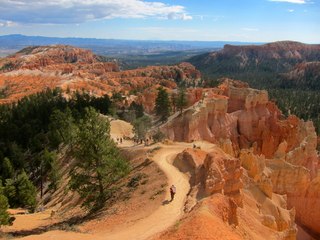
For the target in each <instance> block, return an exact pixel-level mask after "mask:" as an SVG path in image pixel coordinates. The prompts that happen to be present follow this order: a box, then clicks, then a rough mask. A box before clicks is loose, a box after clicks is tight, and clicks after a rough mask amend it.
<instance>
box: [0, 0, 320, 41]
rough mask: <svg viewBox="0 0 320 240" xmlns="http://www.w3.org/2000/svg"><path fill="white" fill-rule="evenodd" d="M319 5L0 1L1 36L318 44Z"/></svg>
mask: <svg viewBox="0 0 320 240" xmlns="http://www.w3.org/2000/svg"><path fill="white" fill-rule="evenodd" d="M319 1H320V0H155V1H153V0H148V1H147V0H145V1H143V0H46V1H38V0H0V13H1V14H0V35H5V34H17V33H18V34H25V35H41V36H54V37H92V38H114V39H146V40H198V41H220V40H226V41H246V42H271V41H278V40H295V41H301V42H306V43H320V2H319Z"/></svg>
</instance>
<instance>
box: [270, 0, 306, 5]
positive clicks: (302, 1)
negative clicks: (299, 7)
mask: <svg viewBox="0 0 320 240" xmlns="http://www.w3.org/2000/svg"><path fill="white" fill-rule="evenodd" d="M269 1H270V2H287V3H294V4H306V3H307V1H306V0H269Z"/></svg>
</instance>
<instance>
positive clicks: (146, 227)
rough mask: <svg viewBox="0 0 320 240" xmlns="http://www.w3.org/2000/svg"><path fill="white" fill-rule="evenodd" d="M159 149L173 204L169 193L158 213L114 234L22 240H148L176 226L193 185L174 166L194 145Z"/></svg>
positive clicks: (53, 235)
mask: <svg viewBox="0 0 320 240" xmlns="http://www.w3.org/2000/svg"><path fill="white" fill-rule="evenodd" d="M124 145H128V146H127V147H129V146H130V144H125V143H124ZM156 146H160V147H161V149H160V150H158V151H156V152H155V154H154V156H153V157H152V158H151V159H152V160H153V161H155V162H156V163H157V165H158V166H159V167H160V169H161V170H162V171H163V172H164V173H165V174H166V176H167V178H168V186H170V185H172V184H174V185H175V186H176V188H177V193H176V195H175V199H174V201H172V202H169V199H170V196H169V195H170V193H169V191H167V193H166V198H165V201H164V202H163V204H162V205H161V206H160V207H159V208H158V209H157V210H156V211H155V212H153V213H152V214H151V215H149V216H148V217H146V218H143V219H141V220H139V221H137V222H135V223H133V224H132V225H131V226H128V227H126V228H118V229H114V230H113V231H112V230H111V231H110V230H108V231H103V232H99V233H92V234H85V233H75V232H65V231H49V232H46V233H44V234H41V235H31V236H28V237H25V238H21V239H26V240H36V239H47V240H51V239H61V240H74V239H79V240H80V239H81V240H91V239H95V240H133V239H134V240H147V239H150V238H152V237H153V236H155V235H156V234H159V233H161V232H162V231H164V230H166V229H168V228H169V227H171V226H173V225H174V224H175V223H176V222H177V221H178V220H179V219H180V218H181V217H182V215H183V208H184V204H185V201H186V197H187V193H188V192H189V189H190V185H189V179H188V177H187V176H186V175H185V174H183V173H182V172H180V171H179V170H178V169H177V168H175V167H174V166H173V165H172V161H173V159H174V157H175V156H176V155H177V154H178V153H180V152H182V151H183V150H184V149H186V148H191V147H192V144H190V143H174V144H172V145H163V144H159V145H156ZM197 146H201V149H207V150H208V149H210V148H211V147H212V146H213V144H210V143H205V142H201V143H200V142H199V143H197ZM154 147H155V146H153V148H154ZM168 188H169V187H168Z"/></svg>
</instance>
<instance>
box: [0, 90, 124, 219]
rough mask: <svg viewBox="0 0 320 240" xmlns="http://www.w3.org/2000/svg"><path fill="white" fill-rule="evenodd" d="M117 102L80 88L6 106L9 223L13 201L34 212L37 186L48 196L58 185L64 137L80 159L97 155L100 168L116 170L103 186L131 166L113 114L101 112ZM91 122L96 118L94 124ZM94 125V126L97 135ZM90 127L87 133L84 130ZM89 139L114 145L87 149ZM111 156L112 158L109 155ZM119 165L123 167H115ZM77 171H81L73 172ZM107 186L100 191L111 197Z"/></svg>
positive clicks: (1, 178) (1, 213) (1, 116)
mask: <svg viewBox="0 0 320 240" xmlns="http://www.w3.org/2000/svg"><path fill="white" fill-rule="evenodd" d="M112 104H113V103H112V101H111V100H110V99H109V97H108V96H104V97H101V98H96V97H94V96H90V95H88V94H86V93H79V92H76V93H74V94H73V96H72V98H71V99H70V100H68V101H67V100H66V99H65V98H64V97H63V96H62V92H61V90H60V89H54V90H49V89H48V90H46V91H44V92H41V93H37V94H35V95H31V96H28V97H25V98H23V99H21V100H19V101H18V102H17V103H14V104H11V105H1V106H0V201H1V209H0V220H1V224H9V219H8V216H7V215H6V212H5V209H6V208H7V207H9V206H10V207H24V208H27V209H29V210H30V211H31V212H33V211H35V209H36V208H37V192H39V193H40V194H39V195H40V197H42V196H43V194H44V191H54V190H55V189H57V187H58V184H59V181H60V178H61V176H60V173H59V164H58V161H57V160H58V154H59V151H58V149H59V147H60V146H61V144H62V143H63V144H65V145H66V146H69V148H70V149H71V150H70V151H69V152H70V154H71V157H72V158H74V159H76V160H77V159H82V160H84V159H91V157H92V156H96V157H97V159H98V158H99V159H100V158H101V159H102V160H105V162H103V161H102V160H101V161H102V162H101V164H97V165H91V164H90V165H91V166H94V168H95V169H94V170H93V171H96V173H97V174H98V172H100V171H101V169H102V168H103V169H106V168H108V169H109V170H108V171H111V172H112V173H113V175H112V176H111V179H112V180H111V181H109V184H108V185H105V183H104V182H105V181H104V180H105V179H104V178H103V181H102V183H103V185H102V186H100V185H99V186H100V188H101V187H102V188H107V187H109V186H110V184H111V183H112V182H113V181H115V180H116V179H117V177H121V176H123V175H124V174H125V173H126V172H127V169H128V166H127V165H126V162H125V161H124V160H123V159H121V158H120V155H119V152H118V150H117V148H116V146H115V145H114V144H112V140H111V139H110V135H109V123H108V120H107V119H101V117H100V116H99V112H100V113H103V114H110V113H111V111H112V108H113V106H112ZM93 123H95V124H93ZM90 124H91V125H92V124H93V125H92V127H93V128H92V129H91V128H90ZM79 129H81V131H80V130H79ZM85 129H87V131H84V130H85ZM90 131H94V135H92V136H91V140H90ZM98 132H100V133H101V134H100V135H99V136H100V138H99V139H97V138H96V134H98ZM84 133H86V134H87V135H86V136H82V135H83V134H84ZM91 134H93V132H91ZM86 139H87V142H86V143H84V145H83V146H86V147H87V148H90V149H91V147H92V149H95V148H94V147H95V146H91V145H89V144H88V143H89V142H93V140H94V141H95V144H104V145H106V146H107V148H108V149H105V150H104V151H103V152H100V151H101V148H100V147H99V146H97V147H98V149H99V150H93V151H92V152H90V151H86V152H81V151H80V150H79V146H82V145H81V144H82V143H83V142H81V141H85V140H86ZM80 140H81V141H80ZM97 140H98V141H97ZM106 141H107V142H108V144H106ZM75 146H77V147H75ZM76 149H78V150H76ZM87 150H89V149H87ZM97 151H98V152H97ZM90 154H91V155H90ZM110 154H111V155H110ZM111 158H112V161H111V162H110V161H109V160H108V159H111ZM116 159H118V160H119V161H118V160H116ZM79 167H80V166H79ZM118 168H119V171H114V170H115V169H118ZM79 174H80V173H79ZM72 176H77V174H74V173H73V175H72ZM94 176H95V175H94ZM94 176H93V177H94ZM97 176H99V174H98V175H97ZM101 177H103V176H101ZM77 179H79V178H76V177H73V178H72V180H73V181H72V184H71V189H73V190H77V191H78V190H79V189H80V187H79V188H77V186H79V185H77V184H79V183H78V181H77ZM45 186H46V187H45ZM79 191H80V190H79ZM105 191H107V189H105V190H103V191H102V193H100V194H99V196H98V198H99V199H100V200H101V199H105V196H106V194H105V193H106V192H105ZM80 195H81V191H80ZM83 197H84V198H85V197H86V196H83ZM102 197H103V198H102ZM85 200H86V201H87V199H85ZM91 200H92V199H91ZM96 200H97V199H94V201H96ZM89 202H90V201H89Z"/></svg>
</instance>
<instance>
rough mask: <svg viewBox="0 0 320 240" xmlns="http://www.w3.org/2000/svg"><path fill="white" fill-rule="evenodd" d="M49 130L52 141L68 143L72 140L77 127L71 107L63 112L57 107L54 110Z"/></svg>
mask: <svg viewBox="0 0 320 240" xmlns="http://www.w3.org/2000/svg"><path fill="white" fill-rule="evenodd" d="M49 130H50V135H51V141H52V142H54V143H55V144H59V143H61V142H64V143H65V144H68V143H70V142H71V139H73V138H74V134H75V131H76V127H75V124H74V118H73V116H72V112H71V110H70V108H66V110H65V111H63V112H62V111H60V110H57V109H56V110H54V111H53V113H52V114H51V116H50V125H49Z"/></svg>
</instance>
